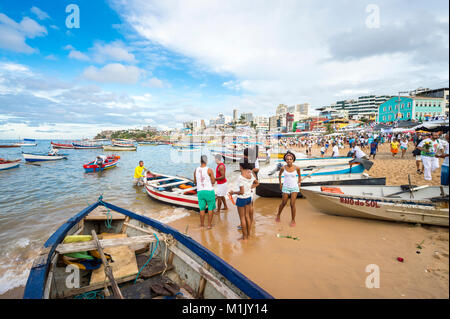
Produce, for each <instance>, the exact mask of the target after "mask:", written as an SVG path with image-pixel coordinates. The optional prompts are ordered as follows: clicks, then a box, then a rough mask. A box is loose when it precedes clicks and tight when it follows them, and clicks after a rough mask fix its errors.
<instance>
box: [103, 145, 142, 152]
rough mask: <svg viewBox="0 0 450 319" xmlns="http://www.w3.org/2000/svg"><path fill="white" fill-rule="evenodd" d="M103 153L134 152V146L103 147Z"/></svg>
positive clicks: (135, 148)
mask: <svg viewBox="0 0 450 319" xmlns="http://www.w3.org/2000/svg"><path fill="white" fill-rule="evenodd" d="M103 150H104V151H136V150H137V147H136V146H114V145H103Z"/></svg>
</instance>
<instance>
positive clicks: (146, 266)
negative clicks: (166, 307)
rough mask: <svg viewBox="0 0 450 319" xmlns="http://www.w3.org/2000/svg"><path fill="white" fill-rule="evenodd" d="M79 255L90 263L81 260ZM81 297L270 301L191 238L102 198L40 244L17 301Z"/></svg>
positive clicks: (265, 295) (238, 273)
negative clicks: (75, 278) (21, 293)
mask: <svg viewBox="0 0 450 319" xmlns="http://www.w3.org/2000/svg"><path fill="white" fill-rule="evenodd" d="M97 233H98V234H97ZM81 240H84V241H81ZM73 241H76V242H73ZM70 242H72V243H70ZM87 252H89V253H87ZM74 254H75V255H74ZM80 254H81V256H80ZM85 254H89V255H90V256H92V259H93V260H91V261H90V262H87V261H86V259H85V260H83V259H82V258H81V257H82V256H84V255H85ZM74 256H75V257H79V258H75V257H74ZM93 256H96V257H93ZM87 257H88V256H87ZM68 265H70V267H68ZM77 267H78V268H77ZM90 268H94V269H90ZM76 269H78V271H79V273H78V277H77V279H79V282H78V284H79V285H78V286H77V285H76V284H75V282H76V280H74V279H73V278H74V277H75V276H77V271H76ZM88 269H90V270H88ZM66 271H67V272H66ZM69 276H71V277H69ZM68 282H69V284H67V283H68ZM111 288H112V290H111ZM86 293H90V295H91V296H92V297H91V299H92V298H94V297H97V298H102V297H103V296H106V298H127V299H128V298H129V299H147V298H148V299H150V298H155V299H162V298H164V297H161V296H168V297H166V298H172V299H173V298H177V299H195V298H202V299H209V298H214V299H216V298H227V299H240V298H255V299H265V298H273V297H272V296H271V295H270V294H268V293H267V292H266V291H264V290H263V289H261V288H260V287H258V286H257V285H256V284H255V283H253V282H251V281H250V280H249V279H248V278H247V277H245V276H244V275H243V274H241V273H240V272H239V271H238V270H236V269H234V268H233V267H232V266H230V265H229V264H227V263H226V262H225V261H224V260H222V259H221V258H220V257H218V256H216V255H214V254H213V253H212V252H210V251H209V250H207V249H206V248H205V247H203V246H201V245H200V244H199V243H197V242H196V241H194V240H193V239H191V238H190V237H188V236H186V235H184V234H182V233H180V232H178V231H177V230H175V229H173V228H171V227H170V226H167V225H164V224H162V223H160V222H158V221H156V220H153V219H150V218H148V217H145V216H142V215H138V214H135V213H133V212H131V211H129V210H126V209H123V208H120V207H118V206H115V205H113V204H110V203H107V202H103V201H102V198H101V197H100V198H99V200H98V201H97V202H96V203H94V204H92V205H90V206H89V207H87V208H85V209H83V210H82V211H81V212H80V213H78V214H76V215H75V216H74V217H72V218H70V219H69V220H68V221H67V222H65V223H64V224H63V225H62V226H61V227H60V228H59V229H57V230H56V232H55V233H53V235H51V236H50V238H49V239H48V240H47V241H46V243H45V244H44V247H43V248H42V250H41V252H40V255H39V256H38V257H37V258H36V260H35V261H34V263H33V265H32V267H31V270H30V274H29V276H28V280H27V283H26V286H25V292H24V295H23V298H24V299H58V298H77V299H79V298H83V297H87V295H86ZM112 293H114V295H112ZM108 295H110V296H109V297H108Z"/></svg>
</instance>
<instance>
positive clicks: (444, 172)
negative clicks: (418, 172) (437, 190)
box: [436, 132, 449, 186]
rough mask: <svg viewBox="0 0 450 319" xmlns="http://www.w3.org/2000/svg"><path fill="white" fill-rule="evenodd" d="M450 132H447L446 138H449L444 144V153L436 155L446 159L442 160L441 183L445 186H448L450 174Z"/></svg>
mask: <svg viewBox="0 0 450 319" xmlns="http://www.w3.org/2000/svg"><path fill="white" fill-rule="evenodd" d="M448 138H449V133H448V132H447V134H445V139H446V140H447V141H446V142H445V143H444V145H443V151H444V152H443V154H440V155H436V157H440V158H443V159H444V161H443V162H442V166H441V185H443V186H448V175H449V170H448V148H449V141H448Z"/></svg>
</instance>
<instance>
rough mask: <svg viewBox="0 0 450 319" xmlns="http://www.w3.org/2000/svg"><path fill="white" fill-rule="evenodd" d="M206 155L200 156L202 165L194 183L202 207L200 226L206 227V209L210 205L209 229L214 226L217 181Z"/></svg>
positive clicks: (199, 204)
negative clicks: (215, 186)
mask: <svg viewBox="0 0 450 319" xmlns="http://www.w3.org/2000/svg"><path fill="white" fill-rule="evenodd" d="M206 164H208V158H207V157H206V155H202V156H201V157H200V167H197V168H196V169H195V171H194V183H195V185H197V197H198V207H199V209H200V227H205V210H206V207H207V206H208V229H211V228H212V220H213V216H214V209H216V194H215V192H214V188H213V185H214V183H215V182H216V179H215V178H214V172H213V171H212V169H210V168H209V167H208V166H206Z"/></svg>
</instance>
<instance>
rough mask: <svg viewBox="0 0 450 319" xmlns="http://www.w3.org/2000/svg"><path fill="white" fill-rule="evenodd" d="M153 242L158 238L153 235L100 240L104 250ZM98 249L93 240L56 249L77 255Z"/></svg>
mask: <svg viewBox="0 0 450 319" xmlns="http://www.w3.org/2000/svg"><path fill="white" fill-rule="evenodd" d="M153 242H156V238H155V236H153V235H148V236H147V235H146V236H136V237H126V238H109V239H101V240H100V244H101V245H102V247H103V248H106V247H114V246H134V245H139V244H150V243H153ZM96 249H97V246H96V244H95V242H94V241H93V240H90V241H84V242H78V243H70V244H59V245H58V246H57V247H56V251H57V252H58V253H59V254H68V253H76V252H80V251H89V250H96Z"/></svg>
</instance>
